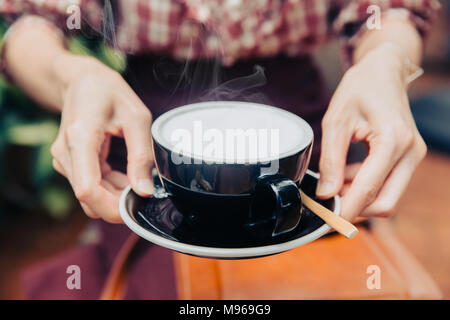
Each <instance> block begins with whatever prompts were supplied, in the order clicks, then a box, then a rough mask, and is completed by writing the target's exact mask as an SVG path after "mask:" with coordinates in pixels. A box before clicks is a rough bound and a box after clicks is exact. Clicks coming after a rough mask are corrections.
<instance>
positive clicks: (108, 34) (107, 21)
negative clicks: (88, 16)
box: [102, 0, 119, 50]
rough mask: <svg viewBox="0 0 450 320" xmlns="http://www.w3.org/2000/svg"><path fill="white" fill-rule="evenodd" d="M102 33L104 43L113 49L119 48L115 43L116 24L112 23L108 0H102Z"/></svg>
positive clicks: (112, 18) (111, 11) (111, 9)
mask: <svg viewBox="0 0 450 320" xmlns="http://www.w3.org/2000/svg"><path fill="white" fill-rule="evenodd" d="M102 35H103V38H104V40H105V42H106V43H108V44H109V45H110V46H112V47H113V48H114V49H116V50H119V46H118V45H117V37H116V26H115V23H114V11H113V8H112V5H111V2H110V0H105V1H104V7H103V24H102Z"/></svg>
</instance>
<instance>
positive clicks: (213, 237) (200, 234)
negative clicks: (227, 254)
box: [133, 173, 335, 249]
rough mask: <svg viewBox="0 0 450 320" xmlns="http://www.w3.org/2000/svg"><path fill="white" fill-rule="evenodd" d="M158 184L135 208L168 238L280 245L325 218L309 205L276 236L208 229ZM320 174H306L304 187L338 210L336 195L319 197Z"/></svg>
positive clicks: (142, 219)
mask: <svg viewBox="0 0 450 320" xmlns="http://www.w3.org/2000/svg"><path fill="white" fill-rule="evenodd" d="M157 182H158V183H157V184H155V188H156V192H155V195H154V196H153V197H152V198H150V199H148V200H147V201H146V202H145V203H144V204H143V205H141V207H140V208H137V210H136V211H134V213H133V215H134V219H135V221H137V223H138V224H139V225H140V226H141V227H143V228H145V229H146V230H148V231H150V232H151V233H153V234H156V235H159V236H161V237H163V238H165V239H168V240H171V241H175V242H180V243H183V244H189V245H195V246H201V247H214V248H230V249H234V248H251V247H261V246H269V245H276V244H282V243H286V242H289V241H291V240H295V239H298V238H301V237H303V236H305V235H308V234H311V233H312V232H314V231H315V230H317V229H318V228H320V227H321V226H323V225H324V224H325V222H324V221H323V220H322V219H320V218H319V217H317V216H316V215H315V214H313V213H312V212H311V211H310V210H309V209H308V208H306V207H303V213H302V217H301V220H300V223H299V225H298V226H297V227H296V228H295V229H294V230H292V231H290V232H288V233H285V234H281V235H279V236H276V237H273V236H272V235H271V233H268V234H267V236H265V237H262V238H258V239H255V238H253V237H252V236H251V230H250V232H249V230H248V229H241V230H233V232H230V231H229V230H228V229H226V228H224V230H222V231H218V230H214V231H211V230H208V228H205V227H204V226H203V227H201V228H199V227H197V226H196V225H195V224H194V223H192V221H190V220H189V219H187V218H185V217H184V216H183V214H182V213H181V212H179V211H178V210H177V209H176V208H175V206H174V204H173V203H172V201H171V200H170V199H169V198H168V197H167V195H166V193H165V190H164V188H163V187H162V186H161V184H160V183H159V180H158V181H157ZM316 185H317V178H316V177H314V176H313V175H312V174H311V173H308V174H306V175H305V177H304V178H303V181H302V183H301V185H300V187H301V189H302V190H303V191H304V192H305V193H306V194H307V195H309V196H310V197H311V198H313V199H315V200H316V201H318V202H320V203H321V204H322V205H324V206H325V207H327V208H328V209H330V210H331V211H334V209H335V199H334V198H332V199H329V200H325V201H323V200H318V199H317V198H315V190H316Z"/></svg>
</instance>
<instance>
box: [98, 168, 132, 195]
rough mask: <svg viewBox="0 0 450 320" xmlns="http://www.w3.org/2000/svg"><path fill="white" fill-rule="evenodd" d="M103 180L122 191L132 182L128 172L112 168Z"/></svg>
mask: <svg viewBox="0 0 450 320" xmlns="http://www.w3.org/2000/svg"><path fill="white" fill-rule="evenodd" d="M103 180H105V181H108V182H109V183H110V184H111V185H112V186H113V187H114V188H115V189H116V190H119V191H122V190H123V189H125V187H126V186H127V185H129V184H130V182H129V180H128V177H127V175H126V174H123V173H122V172H119V171H115V170H112V171H110V172H109V173H108V174H106V175H104V176H103Z"/></svg>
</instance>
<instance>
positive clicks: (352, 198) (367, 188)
mask: <svg viewBox="0 0 450 320" xmlns="http://www.w3.org/2000/svg"><path fill="white" fill-rule="evenodd" d="M398 157H399V156H396V155H395V147H394V145H393V144H392V143H390V142H389V141H385V143H383V142H380V143H378V144H377V145H375V146H372V148H371V150H370V152H369V155H368V156H367V158H366V159H365V160H364V162H363V164H362V165H361V168H360V170H359V171H358V173H357V174H356V176H355V178H354V180H353V182H352V184H351V186H350V190H348V192H347V193H346V195H345V197H343V198H342V212H343V217H344V218H346V219H347V220H349V221H351V220H353V219H354V218H355V217H356V216H358V215H359V214H360V213H361V212H362V211H363V209H364V208H365V207H366V206H367V205H369V204H370V203H372V202H373V201H374V200H375V198H376V196H377V194H378V191H379V190H380V188H381V186H382V185H383V183H384V181H385V179H386V177H387V176H388V174H389V172H390V171H391V170H392V168H393V167H394V165H395V163H396V162H397V161H398Z"/></svg>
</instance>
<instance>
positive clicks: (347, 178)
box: [344, 162, 362, 182]
mask: <svg viewBox="0 0 450 320" xmlns="http://www.w3.org/2000/svg"><path fill="white" fill-rule="evenodd" d="M361 166H362V162H354V163H350V164H348V165H346V166H345V171H344V182H351V181H353V179H355V177H356V174H357V173H358V171H359V170H360V169H361Z"/></svg>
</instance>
